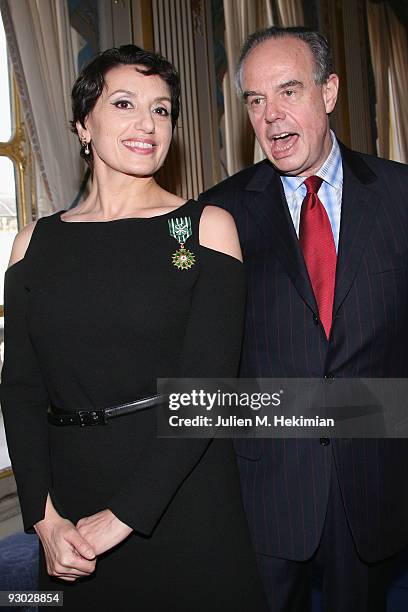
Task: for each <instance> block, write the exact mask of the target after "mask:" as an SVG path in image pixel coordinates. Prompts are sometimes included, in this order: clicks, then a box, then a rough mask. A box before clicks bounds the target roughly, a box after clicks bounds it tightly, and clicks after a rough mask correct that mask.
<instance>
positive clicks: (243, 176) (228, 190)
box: [199, 160, 275, 204]
mask: <svg viewBox="0 0 408 612" xmlns="http://www.w3.org/2000/svg"><path fill="white" fill-rule="evenodd" d="M274 172H275V171H274V169H273V167H272V166H271V164H270V163H269V162H268V161H267V160H262V161H260V162H258V163H256V164H254V165H253V166H249V167H248V168H244V169H243V170H240V171H239V172H237V173H236V174H233V175H232V176H229V177H228V178H226V179H224V180H223V181H221V182H220V183H218V184H217V185H214V186H213V187H211V188H210V189H207V190H206V191H204V192H203V193H202V194H200V197H199V200H200V201H201V202H204V201H206V202H213V203H215V204H218V203H220V204H222V203H223V202H224V201H225V200H228V199H230V198H231V197H234V196H235V194H241V195H242V191H243V190H245V189H246V188H247V187H248V186H249V185H250V184H251V181H252V180H253V179H254V178H255V177H256V176H257V175H259V174H262V173H268V174H269V173H274Z"/></svg>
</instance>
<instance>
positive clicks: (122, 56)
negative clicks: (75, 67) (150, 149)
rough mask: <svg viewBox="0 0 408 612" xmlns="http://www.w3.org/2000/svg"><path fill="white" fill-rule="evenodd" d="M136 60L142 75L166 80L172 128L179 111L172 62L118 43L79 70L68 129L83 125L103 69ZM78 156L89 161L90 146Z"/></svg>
mask: <svg viewBox="0 0 408 612" xmlns="http://www.w3.org/2000/svg"><path fill="white" fill-rule="evenodd" d="M132 64H138V65H139V66H143V68H141V69H139V68H137V69H136V70H138V72H140V73H141V74H145V75H146V76H149V75H152V74H157V75H158V76H159V77H161V78H162V79H163V81H164V82H165V83H167V85H168V88H169V90H170V99H171V123H172V126H173V129H174V128H175V125H176V123H177V119H178V116H179V112H180V78H179V75H178V73H177V71H176V69H175V68H174V66H173V65H172V64H171V63H170V62H169V61H167V60H166V59H165V58H164V57H162V56H161V55H158V54H157V53H153V52H152V51H145V50H144V49H141V48H140V47H137V46H136V45H122V46H121V47H113V48H112V49H107V50H106V51H103V52H102V53H99V54H98V55H97V56H96V57H94V58H93V59H92V60H91V61H90V62H89V63H88V64H87V65H86V66H85V68H83V70H82V71H81V73H80V75H79V76H78V78H77V80H76V81H75V83H74V86H73V88H72V94H71V95H72V121H71V129H72V131H73V132H74V133H75V134H77V133H78V130H77V128H76V123H77V122H79V123H80V124H81V125H82V126H83V127H85V119H86V117H87V116H88V115H89V113H90V112H91V111H92V109H93V108H94V106H95V104H96V102H97V100H98V98H99V97H100V95H101V94H102V91H103V88H104V86H105V75H106V73H107V72H108V71H109V70H110V69H111V68H114V67H115V66H120V65H132ZM81 156H82V157H83V158H84V159H85V161H87V162H88V163H89V164H90V165H92V162H93V156H92V150H91V152H90V154H89V155H85V153H84V151H83V149H81Z"/></svg>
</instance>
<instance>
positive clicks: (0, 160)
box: [0, 16, 34, 475]
mask: <svg viewBox="0 0 408 612" xmlns="http://www.w3.org/2000/svg"><path fill="white" fill-rule="evenodd" d="M32 177H33V164H32V156H31V151H30V148H29V145H28V141H27V138H26V135H25V130H24V122H23V120H22V115H21V109H20V103H19V98H18V95H17V90H16V87H15V83H14V80H13V76H12V67H11V63H10V60H9V57H8V53H7V45H6V35H5V32H4V26H3V21H2V19H1V16H0V366H1V365H2V364H3V354H4V333H3V330H4V318H3V285H4V273H5V271H6V269H7V265H8V260H9V257H10V251H11V247H12V244H13V240H14V237H15V235H16V233H17V231H18V229H20V228H21V227H23V226H24V225H26V223H27V222H28V221H29V220H31V218H32V216H33V215H32V211H31V210H30V209H29V208H31V205H32V199H33V193H34V189H33V179H32ZM27 194H29V197H27ZM9 467H10V459H9V456H8V453H7V447H6V441H5V435H4V427H3V419H2V416H1V412H0V475H1V474H2V471H3V470H5V469H7V468H9Z"/></svg>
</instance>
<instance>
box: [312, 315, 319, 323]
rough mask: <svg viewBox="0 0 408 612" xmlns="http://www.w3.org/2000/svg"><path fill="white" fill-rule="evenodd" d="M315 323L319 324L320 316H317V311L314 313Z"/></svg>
mask: <svg viewBox="0 0 408 612" xmlns="http://www.w3.org/2000/svg"><path fill="white" fill-rule="evenodd" d="M313 323H314V324H315V325H319V317H318V316H317V314H316V313H315V312H314V313H313Z"/></svg>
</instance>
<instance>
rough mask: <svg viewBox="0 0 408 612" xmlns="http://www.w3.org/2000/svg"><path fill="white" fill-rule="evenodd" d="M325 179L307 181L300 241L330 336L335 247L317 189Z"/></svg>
mask: <svg viewBox="0 0 408 612" xmlns="http://www.w3.org/2000/svg"><path fill="white" fill-rule="evenodd" d="M322 182H323V179H321V178H320V177H319V176H309V178H307V179H306V180H305V185H306V189H307V193H306V196H305V199H304V200H303V203H302V210H301V212H300V226H299V242H300V247H301V249H302V251H303V257H304V260H305V264H306V268H307V271H308V273H309V278H310V282H311V283H312V287H313V291H314V294H315V298H316V302H317V307H318V309H319V317H320V320H321V322H322V324H323V327H324V330H325V332H326V336H327V337H329V334H330V327H331V324H332V315H333V298H334V283H335V278H336V260H337V257H336V247H335V245H334V239H333V232H332V228H331V224H330V219H329V217H328V216H327V212H326V210H325V208H324V206H323V204H322V203H321V201H320V200H319V197H318V195H317V192H318V191H319V189H320V186H321V184H322Z"/></svg>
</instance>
